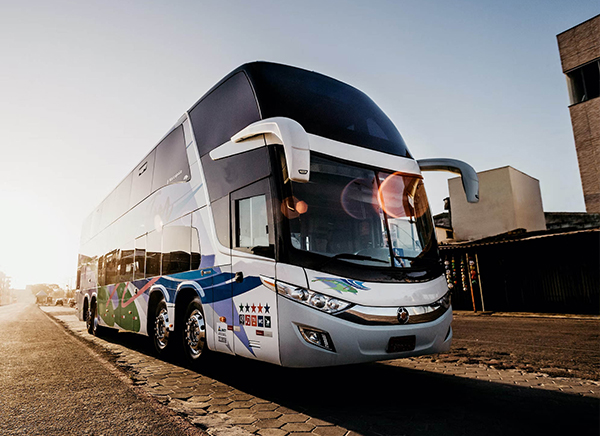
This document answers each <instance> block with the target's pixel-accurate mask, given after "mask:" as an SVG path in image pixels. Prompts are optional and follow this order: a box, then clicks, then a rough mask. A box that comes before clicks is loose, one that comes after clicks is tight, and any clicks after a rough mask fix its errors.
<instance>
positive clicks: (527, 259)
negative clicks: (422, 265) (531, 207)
mask: <svg viewBox="0 0 600 436" xmlns="http://www.w3.org/2000/svg"><path fill="white" fill-rule="evenodd" d="M524 236H526V235H524ZM440 251H441V255H442V259H443V260H445V261H446V262H445V263H446V268H447V274H448V276H449V281H450V282H452V284H453V288H452V290H453V294H452V299H453V300H452V304H453V307H454V308H455V309H457V310H477V311H481V310H485V311H494V312H538V313H577V314H595V315H598V314H600V229H595V230H584V231H578V232H569V233H560V234H552V235H537V236H533V237H523V238H521V239H516V240H514V239H513V240H505V241H492V242H472V243H466V244H460V245H448V246H441V247H440Z"/></svg>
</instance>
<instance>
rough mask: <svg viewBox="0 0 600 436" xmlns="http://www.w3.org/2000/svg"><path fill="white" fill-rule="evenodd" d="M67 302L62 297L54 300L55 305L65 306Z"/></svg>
mask: <svg viewBox="0 0 600 436" xmlns="http://www.w3.org/2000/svg"><path fill="white" fill-rule="evenodd" d="M64 304H65V302H64V301H63V299H62V298H57V299H56V301H55V302H54V305H55V306H64Z"/></svg>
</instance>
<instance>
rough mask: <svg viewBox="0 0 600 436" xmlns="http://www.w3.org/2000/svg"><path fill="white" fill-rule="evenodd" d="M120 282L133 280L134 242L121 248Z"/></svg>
mask: <svg viewBox="0 0 600 436" xmlns="http://www.w3.org/2000/svg"><path fill="white" fill-rule="evenodd" d="M117 269H118V270H119V280H118V281H119V282H130V281H131V280H133V243H130V244H128V245H127V247H126V248H123V249H122V250H121V255H120V257H119V265H118V267H117Z"/></svg>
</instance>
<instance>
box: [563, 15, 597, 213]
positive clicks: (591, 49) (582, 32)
mask: <svg viewBox="0 0 600 436" xmlns="http://www.w3.org/2000/svg"><path fill="white" fill-rule="evenodd" d="M556 39H557V41H558V49H559V52H560V60H561V64H562V70H563V73H564V74H565V75H566V77H567V86H568V89H569V97H570V106H569V112H570V114H571V124H572V126H573V136H574V137H575V148H576V149H577V160H578V162H579V173H580V175H581V184H582V186H583V197H584V200H585V207H586V210H587V212H588V213H600V15H597V16H595V17H594V18H591V19H589V20H587V21H585V22H583V23H581V24H579V25H577V26H575V27H573V28H572V29H569V30H566V31H564V32H562V33H560V34H558V35H557V36H556Z"/></svg>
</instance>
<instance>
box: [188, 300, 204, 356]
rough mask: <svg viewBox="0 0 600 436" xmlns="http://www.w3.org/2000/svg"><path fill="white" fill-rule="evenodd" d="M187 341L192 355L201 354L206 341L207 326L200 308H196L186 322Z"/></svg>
mask: <svg viewBox="0 0 600 436" xmlns="http://www.w3.org/2000/svg"><path fill="white" fill-rule="evenodd" d="M185 341H186V344H187V346H188V349H189V351H190V353H191V355H192V357H194V358H196V357H198V356H200V354H201V353H202V348H203V347H204V342H205V341H206V327H205V325H204V317H203V316H202V313H201V312H200V311H199V310H198V309H194V311H193V312H192V313H191V314H190V316H189V318H188V319H187V321H186V323H185Z"/></svg>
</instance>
